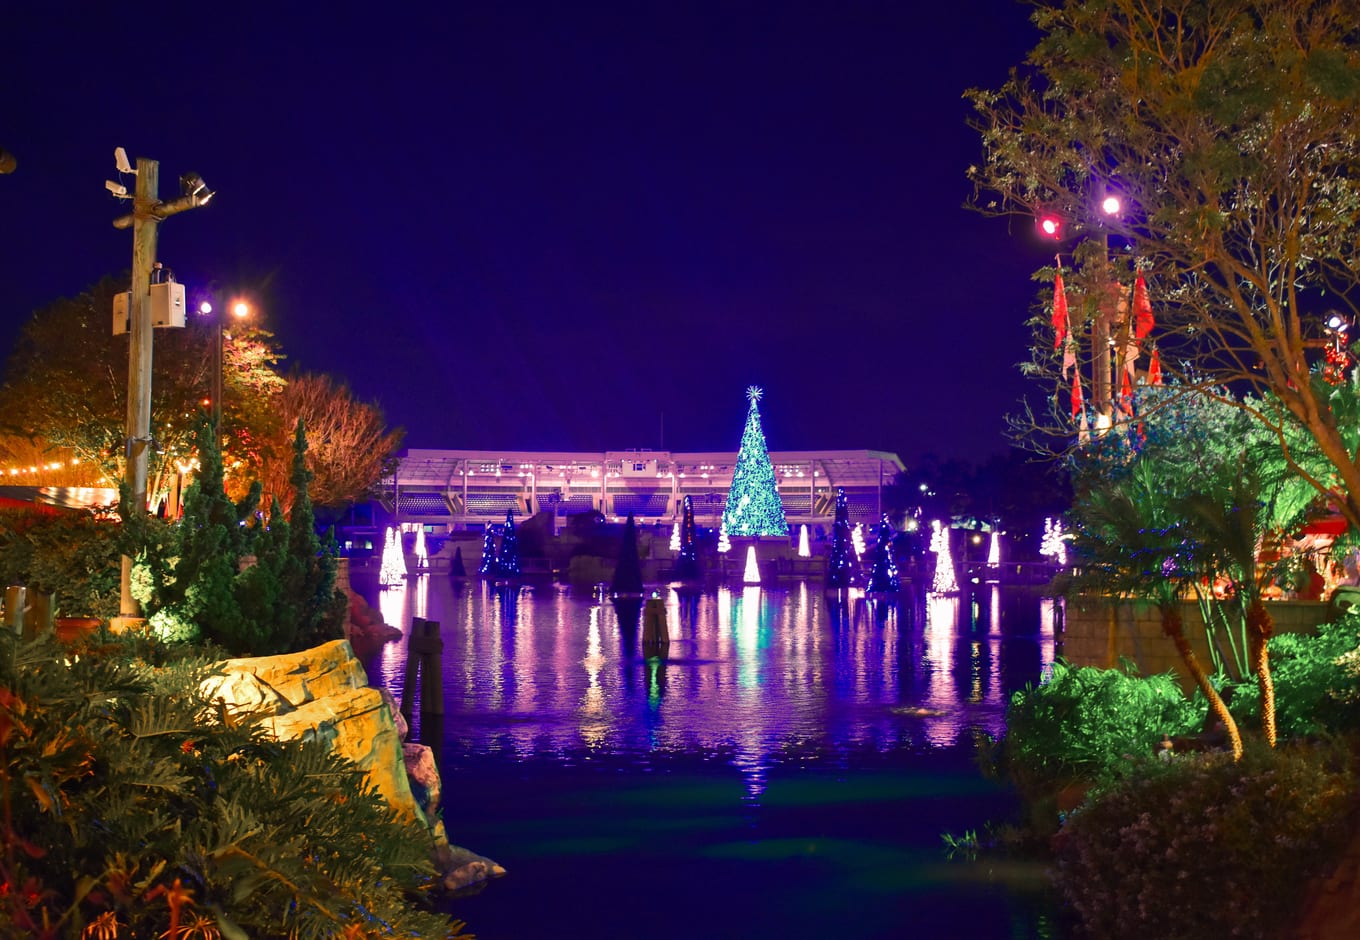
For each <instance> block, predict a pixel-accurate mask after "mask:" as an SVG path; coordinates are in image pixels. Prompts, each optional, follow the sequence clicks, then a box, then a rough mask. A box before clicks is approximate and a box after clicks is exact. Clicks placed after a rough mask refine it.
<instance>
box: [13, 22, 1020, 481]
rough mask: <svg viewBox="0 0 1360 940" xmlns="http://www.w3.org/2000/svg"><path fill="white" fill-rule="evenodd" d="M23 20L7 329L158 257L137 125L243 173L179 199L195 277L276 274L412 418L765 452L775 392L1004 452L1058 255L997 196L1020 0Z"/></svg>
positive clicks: (809, 439) (287, 325)
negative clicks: (981, 109)
mask: <svg viewBox="0 0 1360 940" xmlns="http://www.w3.org/2000/svg"><path fill="white" fill-rule="evenodd" d="M148 11H149V12H148ZM0 16H3V21H0V62H2V63H3V64H2V65H0V74H2V75H3V79H2V80H0V147H3V148H4V149H6V150H9V151H10V152H12V153H14V154H15V155H16V157H17V158H18V160H19V167H18V169H17V171H16V172H15V173H14V174H12V175H9V176H0V221H2V224H0V344H3V347H0V348H3V349H5V350H8V348H9V346H10V344H11V342H12V340H13V337H14V335H15V333H16V331H17V330H18V328H19V326H20V325H21V324H22V323H23V322H24V321H25V320H26V319H27V318H28V317H29V316H30V314H31V313H32V312H33V311H34V310H35V309H36V308H38V307H40V306H41V305H43V304H44V303H46V302H48V301H50V300H53V299H55V298H57V297H61V296H69V295H73V294H76V293H79V292H80V291H82V290H84V289H85V288H86V287H88V286H90V285H91V284H92V283H94V282H95V281H97V280H98V279H99V278H100V277H102V276H104V275H106V274H117V273H120V272H123V271H125V270H126V269H127V268H128V267H129V265H130V261H131V236H130V234H129V233H128V232H126V231H118V230H115V229H114V228H113V227H112V225H111V224H110V223H111V220H112V219H113V218H115V217H116V216H118V215H121V214H123V212H125V211H126V207H125V206H124V205H123V204H121V203H119V202H117V201H116V200H114V199H113V198H112V197H111V196H110V195H109V194H108V193H107V192H106V191H105V190H104V186H103V184H104V180H105V179H116V178H117V174H116V170H115V169H114V165H113V148H114V147H115V146H119V145H121V146H123V147H125V148H126V149H127V151H128V153H129V154H130V155H131V156H132V157H133V158H134V160H135V158H136V157H139V156H141V157H151V158H153V159H157V160H159V161H160V169H161V194H162V196H163V197H167V198H168V197H171V196H174V195H177V192H176V188H177V187H176V180H177V179H178V177H179V175H180V174H181V173H183V172H185V171H187V170H196V171H198V172H199V173H201V174H202V175H203V177H204V178H205V179H206V180H207V182H208V184H209V185H210V186H211V187H212V188H213V189H214V190H216V191H217V196H216V198H215V199H214V200H213V201H212V203H211V204H209V205H208V206H206V207H204V208H202V209H199V210H195V211H194V212H192V213H188V214H185V215H182V216H177V217H175V218H172V219H170V220H168V221H167V222H166V223H165V224H164V225H163V226H162V227H161V240H160V253H159V256H160V258H161V259H162V260H163V261H164V262H165V263H166V264H167V265H168V266H170V267H171V268H172V269H173V270H174V271H175V273H176V275H177V276H178V278H179V280H181V281H184V282H186V283H187V284H188V285H189V288H190V291H191V296H192V294H193V292H194V291H195V290H197V289H201V288H206V287H207V286H208V285H210V284H216V285H217V287H218V288H219V290H220V291H221V292H222V293H224V294H226V293H231V292H234V291H237V290H240V291H244V292H248V293H251V294H253V295H254V296H255V297H256V298H257V299H258V301H259V303H260V305H261V306H262V307H263V309H264V310H265V314H266V318H267V325H268V326H269V328H271V329H272V330H274V332H275V333H276V335H277V336H278V338H279V339H280V341H281V343H282V344H283V347H284V351H285V352H286V353H287V354H288V357H289V362H291V363H293V364H296V365H297V366H299V367H301V368H303V369H306V370H310V371H320V372H328V373H332V374H335V375H338V376H342V377H344V378H346V379H348V380H349V382H350V383H351V385H352V386H353V388H354V389H355V392H356V393H357V394H358V395H359V397H361V398H365V399H372V400H377V401H378V402H379V403H380V404H381V405H382V406H383V408H384V410H385V412H386V414H387V416H388V418H389V420H390V421H391V422H393V423H394V424H400V425H402V426H404V427H405V428H406V429H407V445H408V446H413V447H467V448H504V449H525V450H547V449H564V450H602V449H605V448H610V449H616V448H629V447H651V448H659V447H665V448H668V449H673V450H733V451H735V449H736V447H737V444H738V442H739V440H740V435H741V428H742V423H743V420H744V416H745V409H746V399H745V389H746V387H747V386H748V385H761V386H763V387H764V388H765V398H764V400H763V402H762V415H763V419H764V428H765V432H766V437H767V439H768V442H769V446H770V447H771V449H774V450H796V449H822V448H862V447H868V448H875V449H884V450H890V451H895V452H897V453H899V454H901V455H902V457H903V458H904V459H905V460H907V461H908V462H909V463H910V462H911V461H912V460H914V459H915V458H917V457H919V456H921V455H923V454H926V453H935V454H938V455H940V456H942V457H961V458H964V459H970V460H972V459H981V458H984V457H986V456H989V455H990V454H993V453H996V452H999V451H1001V450H1002V449H1003V447H1004V443H1003V439H1002V429H1003V415H1004V414H1005V413H1006V412H1007V411H1009V410H1011V409H1012V407H1013V405H1014V403H1015V401H1016V399H1017V398H1018V397H1019V396H1020V395H1021V394H1022V393H1023V392H1024V391H1025V389H1026V384H1025V382H1024V380H1022V379H1021V377H1020V375H1019V373H1018V371H1017V369H1016V363H1017V362H1019V361H1021V360H1022V359H1024V358H1025V357H1026V356H1025V344H1026V341H1027V331H1026V329H1025V327H1024V326H1023V323H1024V320H1025V319H1026V316H1027V313H1028V307H1029V305H1030V303H1031V301H1032V298H1033V296H1034V286H1033V285H1032V284H1031V283H1030V280H1029V273H1030V271H1031V270H1032V269H1034V268H1036V267H1038V266H1039V265H1040V264H1042V263H1043V260H1044V256H1045V255H1046V251H1045V250H1044V248H1043V247H1042V246H1039V245H1036V244H1035V243H1034V240H1033V238H1032V237H1031V235H1030V232H1029V230H1028V228H1027V227H1025V226H1015V225H1010V226H1008V225H1007V223H1005V222H1003V221H998V220H988V219H984V218H982V217H981V216H978V215H976V214H975V213H971V212H968V211H966V210H964V209H963V208H962V205H963V203H964V201H965V200H966V199H967V198H968V196H969V193H970V187H969V185H968V183H967V181H966V179H965V175H964V174H965V171H966V169H967V167H968V165H969V164H970V163H973V162H976V161H978V160H979V159H980V158H981V145H980V143H979V141H978V140H977V137H976V135H975V134H974V132H972V131H971V130H969V129H968V128H967V127H966V125H965V120H966V117H967V107H966V104H965V102H964V101H963V100H962V92H963V90H964V89H965V88H966V87H968V86H974V85H976V86H987V87H994V86H996V85H998V84H1000V83H1001V82H1002V81H1003V80H1004V78H1005V75H1006V72H1007V70H1008V69H1009V68H1010V67H1011V66H1013V65H1016V64H1018V63H1019V62H1020V61H1021V59H1022V57H1023V55H1024V53H1025V51H1026V50H1027V49H1028V48H1030V47H1031V46H1032V45H1033V44H1034V41H1035V39H1036V36H1035V34H1034V33H1033V30H1032V28H1031V27H1030V26H1029V24H1028V22H1027V8H1026V7H1024V6H1022V5H1020V4H1018V3H1012V2H1010V0H990V2H988V0H950V2H946V3H940V4H936V5H934V6H933V7H924V6H919V5H916V4H909V3H905V2H860V0H849V2H845V0H837V2H830V0H828V2H822V3H809V2H735V0H734V2H724V3H646V2H636V3H519V2H481V3H457V2H455V3H448V4H427V3H404V2H396V3H386V4H363V5H359V4H352V5H351V4H344V3H341V4H334V5H332V4H325V5H323V4H319V3H307V4H302V3H281V4H277V5H273V4H271V5H263V4H261V5H253V4H221V5H214V4H207V5H198V4H177V5H174V6H166V7H162V8H156V7H155V5H142V4H128V5H124V6H122V7H118V6H113V5H108V4H100V5H94V4H47V3H37V2H32V3H24V2H20V4H19V6H18V9H17V11H16V9H15V7H13V6H10V7H7V8H6V11H5V12H4V13H3V14H0ZM137 17H145V19H144V20H142V23H144V24H145V25H139V23H138V20H137V19H136V18H137ZM143 35H144V36H145V37H146V38H145V39H144V40H143V39H140V38H138V37H139V36H143ZM124 182H125V183H126V184H127V185H128V187H129V189H131V188H132V186H133V180H132V179H131V178H130V177H129V178H127V179H125V180H124Z"/></svg>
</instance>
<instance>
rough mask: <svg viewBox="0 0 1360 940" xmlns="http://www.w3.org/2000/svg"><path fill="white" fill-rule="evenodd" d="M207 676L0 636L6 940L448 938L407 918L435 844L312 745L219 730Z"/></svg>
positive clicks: (423, 918)
mask: <svg viewBox="0 0 1360 940" xmlns="http://www.w3.org/2000/svg"><path fill="white" fill-rule="evenodd" d="M138 654H140V655H138ZM208 672H209V667H208V666H207V664H206V663H205V662H203V661H187V660H186V661H179V662H170V661H168V660H167V658H166V655H165V648H164V647H162V646H159V645H158V644H146V643H145V642H144V641H118V642H113V641H107V642H106V643H105V645H104V646H102V647H100V648H85V649H82V650H80V651H79V655H70V654H69V653H68V652H67V651H65V650H63V649H62V648H60V647H58V646H56V645H55V644H54V643H53V642H52V641H50V640H46V641H39V642H35V643H18V642H16V641H15V640H14V638H13V637H12V636H9V635H8V634H5V635H0V800H2V801H3V807H0V809H2V811H3V819H2V820H0V827H2V828H0V832H3V837H4V845H3V859H2V860H0V866H3V870H2V871H0V875H3V885H4V888H5V890H4V891H3V892H2V893H0V935H3V936H32V937H39V938H45V940H46V938H50V940H57V938H77V937H108V938H123V937H169V938H171V940H174V938H177V937H183V938H187V937H191V936H192V937H216V936H221V937H224V938H227V940H237V938H246V937H249V938H255V940H274V938H284V937H287V938H289V940H300V938H322V937H378V936H382V937H390V938H403V937H411V938H414V937H425V938H429V937H454V936H458V935H459V927H460V926H461V925H459V924H450V923H449V921H448V920H447V919H446V918H445V917H443V916H441V915H437V914H434V913H431V912H427V911H422V910H420V909H418V906H417V905H418V903H419V899H420V897H421V896H422V895H424V893H425V892H426V891H427V890H428V889H429V887H430V885H431V884H432V879H433V877H434V871H433V868H432V866H431V864H430V860H429V854H428V853H429V847H430V837H429V834H428V832H427V831H426V830H425V829H424V828H423V827H422V826H420V825H418V824H416V823H414V822H413V823H409V824H408V823H405V822H402V821H401V820H399V819H398V818H397V817H396V816H395V815H394V814H393V811H392V809H391V808H390V807H389V806H388V805H387V804H386V803H384V802H383V800H382V799H381V797H380V796H379V795H378V794H377V793H376V791H374V790H372V789H371V788H365V787H364V786H363V783H362V777H361V774H360V771H358V770H357V769H356V768H355V767H354V766H353V765H352V764H350V763H348V762H346V761H343V760H341V759H340V758H338V757H336V756H334V755H333V754H329V753H327V752H326V751H325V749H324V747H323V746H320V745H316V744H311V743H308V744H302V743H287V744H281V743H277V742H274V741H271V740H269V739H268V737H267V736H266V735H265V734H264V733H263V731H262V730H261V729H260V727H259V725H258V724H257V723H255V722H254V721H252V720H250V719H249V718H241V717H236V716H232V717H228V716H226V715H224V714H222V713H221V712H220V711H219V710H218V708H217V707H216V706H214V705H212V704H211V703H209V702H208V701H207V700H205V699H204V698H203V697H202V695H201V693H200V692H199V683H200V681H201V680H202V679H203V678H204V677H205V676H206V675H207V674H208Z"/></svg>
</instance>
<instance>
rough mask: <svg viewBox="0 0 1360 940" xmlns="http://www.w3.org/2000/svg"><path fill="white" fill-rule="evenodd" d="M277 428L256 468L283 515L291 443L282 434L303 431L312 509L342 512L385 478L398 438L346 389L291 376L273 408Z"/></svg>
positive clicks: (321, 378) (321, 379)
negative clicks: (301, 425) (302, 427)
mask: <svg viewBox="0 0 1360 940" xmlns="http://www.w3.org/2000/svg"><path fill="white" fill-rule="evenodd" d="M273 407H275V408H276V409H277V412H278V418H279V423H278V424H277V425H276V430H275V431H274V432H273V437H272V439H271V440H270V441H269V442H268V444H267V446H265V447H264V450H265V452H266V453H268V454H271V455H272V458H271V459H266V460H263V461H262V462H261V465H260V481H261V483H262V484H263V486H264V492H265V494H266V496H270V497H277V498H278V500H279V503H280V504H281V505H282V506H283V508H284V509H285V510H287V509H288V508H289V504H290V501H291V499H292V489H291V483H292V475H293V473H294V472H295V471H293V470H292V469H290V468H291V460H289V459H285V457H284V455H285V454H289V453H290V449H291V447H292V440H291V439H290V438H289V437H288V434H287V430H288V429H292V428H293V427H295V426H296V424H297V422H298V421H299V420H301V421H303V422H305V424H306V425H307V444H308V447H307V466H308V468H309V469H310V471H311V473H312V478H311V482H310V484H309V487H310V489H309V492H310V493H311V498H312V501H313V502H314V503H316V504H317V505H318V506H343V505H347V504H352V503H355V502H358V501H360V500H363V499H365V498H367V497H368V495H369V494H370V492H371V490H372V488H373V486H374V484H376V483H377V482H378V481H379V480H381V479H382V478H383V477H384V476H385V475H387V474H388V473H390V472H391V470H392V469H393V466H394V465H395V462H396V452H397V450H398V449H400V447H401V441H402V437H403V432H402V431H401V430H400V429H394V430H389V429H388V428H387V425H386V423H385V421H384V419H383V414H382V410H381V409H380V408H379V407H378V406H377V405H376V404H372V403H369V402H361V401H356V400H355V398H354V396H353V394H352V393H351V392H350V389H349V386H348V385H346V384H344V383H343V382H337V381H335V380H334V379H332V378H330V377H329V376H325V375H313V374H306V373H303V374H294V375H291V376H290V377H289V378H288V383H287V385H286V386H285V387H284V388H283V391H282V392H281V394H280V395H279V396H278V397H277V399H276V400H275V401H274V403H273Z"/></svg>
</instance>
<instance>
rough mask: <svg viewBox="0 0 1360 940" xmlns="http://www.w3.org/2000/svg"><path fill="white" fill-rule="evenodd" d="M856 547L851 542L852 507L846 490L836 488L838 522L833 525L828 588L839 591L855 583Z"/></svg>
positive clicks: (828, 561)
mask: <svg viewBox="0 0 1360 940" xmlns="http://www.w3.org/2000/svg"><path fill="white" fill-rule="evenodd" d="M853 551H854V546H853V545H852V544H851V541H850V506H849V503H848V502H847V501H846V498H845V489H844V488H843V487H837V488H836V521H835V522H833V523H832V524H831V554H830V555H828V556H827V562H826V586H827V587H829V588H835V589H837V590H840V589H843V588H848V587H850V586H851V585H852V584H854V583H855V565H854V563H853V562H852V561H851V558H850V555H851V552H853Z"/></svg>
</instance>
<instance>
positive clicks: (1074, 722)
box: [987, 659, 1207, 835]
mask: <svg viewBox="0 0 1360 940" xmlns="http://www.w3.org/2000/svg"><path fill="white" fill-rule="evenodd" d="M1206 710H1207V708H1206V705H1205V703H1204V702H1203V700H1198V701H1192V700H1189V699H1187V698H1186V697H1185V695H1184V694H1183V693H1182V692H1181V690H1180V686H1179V685H1178V684H1177V683H1176V680H1175V678H1174V677H1173V676H1170V675H1159V676H1146V677H1143V676H1139V675H1138V674H1137V672H1136V670H1135V669H1134V668H1133V666H1132V664H1131V663H1127V662H1126V663H1125V664H1124V666H1123V668H1121V669H1098V668H1096V667H1093V666H1073V665H1071V664H1070V663H1067V662H1065V661H1063V660H1061V659H1059V660H1058V661H1056V662H1055V663H1054V664H1053V667H1052V669H1051V671H1050V672H1049V674H1048V676H1047V677H1046V678H1045V680H1044V681H1043V682H1042V683H1040V684H1039V685H1038V686H1032V685H1031V686H1026V687H1025V688H1024V689H1022V690H1020V691H1018V692H1016V693H1015V694H1014V695H1013V696H1012V697H1011V702H1010V705H1009V706H1008V708H1007V709H1006V734H1005V736H1004V737H1003V738H1001V739H1000V740H999V741H997V742H995V744H994V746H993V747H992V748H991V749H990V750H989V751H988V752H987V759H988V761H989V762H990V766H989V768H988V769H989V770H990V772H992V773H994V774H996V775H999V776H1001V777H1003V778H1005V779H1006V780H1008V781H1009V782H1010V783H1012V784H1013V785H1014V786H1015V787H1016V789H1017V791H1018V792H1019V794H1020V796H1021V798H1022V799H1023V800H1024V801H1025V803H1026V804H1027V806H1029V807H1030V808H1031V813H1032V817H1033V818H1032V823H1033V824H1035V825H1036V826H1038V827H1039V829H1040V830H1041V831H1042V834H1045V835H1046V834H1047V833H1049V832H1051V831H1052V828H1053V826H1055V825H1056V823H1057V820H1058V817H1057V802H1056V800H1057V797H1058V794H1059V793H1060V792H1061V791H1062V790H1064V789H1065V788H1068V787H1072V786H1074V785H1077V786H1087V785H1090V784H1094V783H1098V782H1101V781H1104V780H1107V779H1110V778H1112V777H1114V776H1116V775H1118V774H1119V773H1120V772H1122V771H1124V770H1127V769H1128V768H1129V767H1131V766H1132V764H1133V763H1134V762H1136V761H1137V760H1140V759H1144V758H1150V757H1152V755H1153V754H1155V753H1156V751H1157V750H1158V748H1159V745H1160V742H1161V740H1162V738H1163V737H1164V736H1168V735H1170V736H1175V735H1181V734H1188V733H1192V732H1194V731H1197V730H1199V728H1200V727H1201V726H1202V725H1203V723H1204V717H1205V713H1206Z"/></svg>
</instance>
